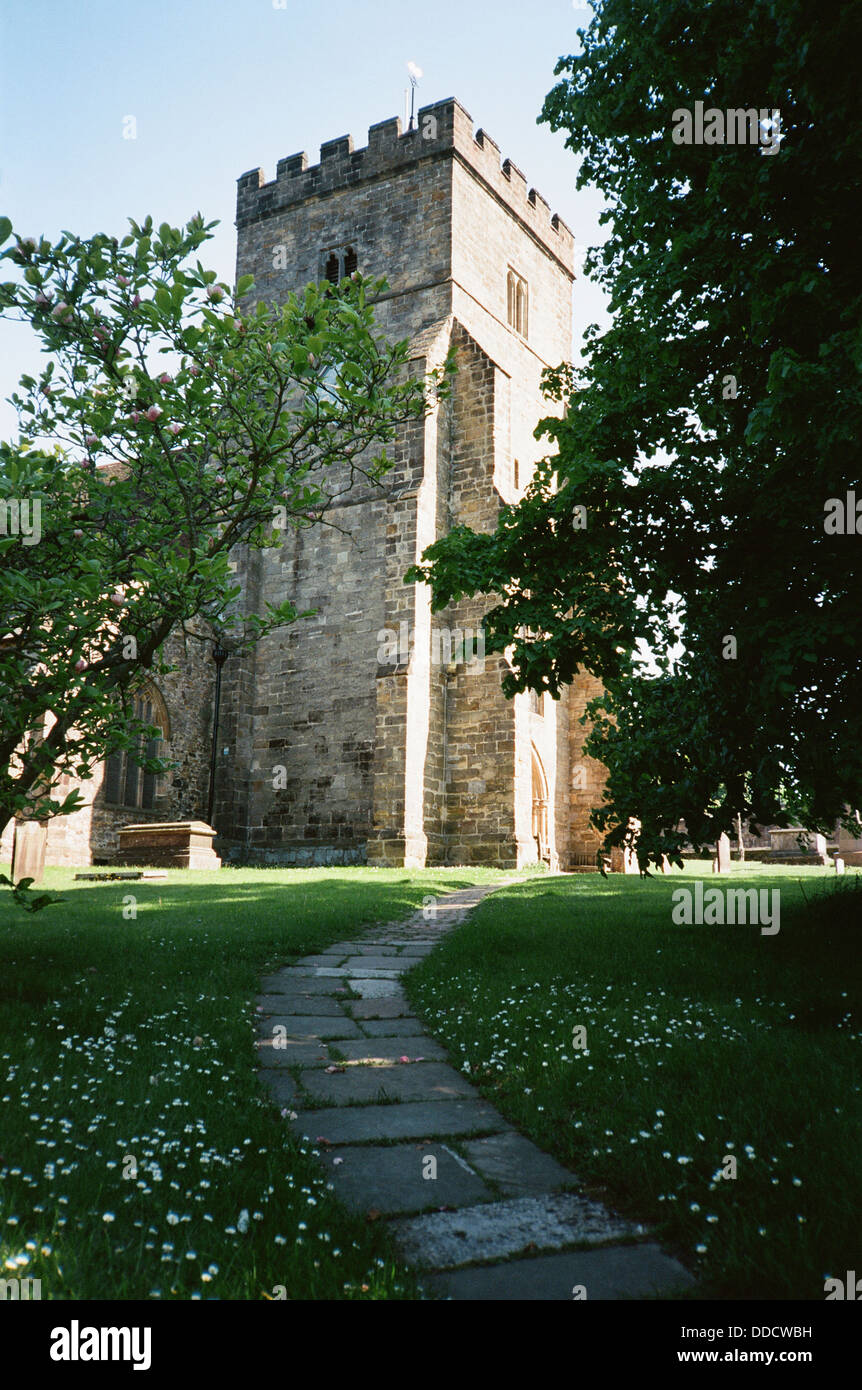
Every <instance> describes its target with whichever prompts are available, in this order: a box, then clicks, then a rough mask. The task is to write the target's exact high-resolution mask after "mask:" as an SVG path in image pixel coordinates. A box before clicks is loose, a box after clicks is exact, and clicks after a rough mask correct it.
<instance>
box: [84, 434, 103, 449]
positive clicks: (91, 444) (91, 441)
mask: <svg viewBox="0 0 862 1390" xmlns="http://www.w3.org/2000/svg"><path fill="white" fill-rule="evenodd" d="M98 442H99V436H98V435H97V434H88V435H87V437H86V439H85V440H84V443H85V444H86V446H87V448H88V449H95V447H96V445H97V444H98Z"/></svg>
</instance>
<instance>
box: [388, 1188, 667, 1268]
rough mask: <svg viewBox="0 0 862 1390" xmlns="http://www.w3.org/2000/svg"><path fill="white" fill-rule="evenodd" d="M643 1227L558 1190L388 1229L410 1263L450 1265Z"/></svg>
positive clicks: (611, 1237) (422, 1218) (631, 1232)
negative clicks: (540, 1195) (633, 1224)
mask: <svg viewBox="0 0 862 1390" xmlns="http://www.w3.org/2000/svg"><path fill="white" fill-rule="evenodd" d="M641 1229H642V1228H639V1227H634V1226H632V1225H630V1224H629V1222H627V1221H623V1220H622V1218H621V1217H617V1216H614V1215H613V1214H612V1213H611V1212H609V1211H608V1210H607V1209H606V1208H605V1207H603V1206H601V1205H600V1204H599V1203H598V1202H593V1201H591V1200H590V1199H589V1198H588V1197H581V1196H579V1195H578V1194H577V1193H574V1192H562V1193H551V1194H547V1195H545V1196H543V1197H516V1198H513V1199H512V1200H510V1201H506V1202H493V1203H490V1204H488V1205H485V1206H477V1207H464V1208H462V1210H461V1211H454V1212H450V1211H439V1212H434V1213H433V1214H432V1215H430V1216H416V1217H411V1218H409V1219H408V1220H404V1221H401V1220H399V1221H396V1222H393V1226H392V1233H393V1235H394V1236H395V1239H396V1241H397V1242H398V1244H399V1246H400V1247H401V1251H402V1253H403V1254H404V1256H405V1258H406V1259H407V1260H408V1261H409V1262H410V1263H411V1264H414V1265H416V1266H418V1267H420V1268H423V1269H454V1268H457V1266H458V1265H465V1264H472V1263H474V1262H476V1261H478V1260H504V1259H508V1258H510V1257H511V1256H512V1255H519V1254H522V1253H523V1252H524V1251H526V1250H529V1249H535V1250H559V1249H561V1248H562V1247H564V1246H566V1245H575V1244H584V1245H585V1244H592V1245H595V1244H600V1243H603V1242H606V1241H611V1240H621V1239H623V1238H625V1237H627V1236H632V1235H637V1234H639V1233H640V1230H641Z"/></svg>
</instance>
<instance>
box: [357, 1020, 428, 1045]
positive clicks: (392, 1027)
mask: <svg viewBox="0 0 862 1390" xmlns="http://www.w3.org/2000/svg"><path fill="white" fill-rule="evenodd" d="M359 1026H360V1028H361V1029H362V1031H363V1033H365V1034H366V1035H367V1036H368V1037H369V1038H394V1037H396V1036H400V1037H411V1038H413V1039H414V1041H415V1039H416V1038H424V1037H425V1029H424V1028H423V1026H422V1024H421V1023H420V1022H419V1020H418V1018H363V1019H360V1020H359Z"/></svg>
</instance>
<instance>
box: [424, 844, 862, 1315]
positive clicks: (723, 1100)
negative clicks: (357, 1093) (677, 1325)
mask: <svg viewBox="0 0 862 1390" xmlns="http://www.w3.org/2000/svg"><path fill="white" fill-rule="evenodd" d="M732 877H733V884H732V886H733V887H757V888H758V889H761V888H768V889H769V890H770V891H771V890H772V889H773V888H777V889H779V890H780V894H781V897H780V907H781V917H780V930H779V932H778V933H777V934H774V935H763V934H761V932H760V928H759V927H758V926H756V925H754V926H751V925H749V926H726V925H725V926H683V925H675V924H674V922H673V920H672V916H671V912H672V902H671V897H670V895H671V892H672V891H673V890H674V889H675V888H679V887H680V885H681V884H689V885H691V883H692V880H693V879H694V878H702V879H703V880H704V881H705V886H706V887H707V888H709V887H711V886H713V885H714V884H715V883H716V882H721V883H727V880H715V879H712V878H711V875H710V872H709V865H708V864H705V863H699V864H690V865H687V868H686V871H685V873H684V874H680V873H679V872H674V873H673V874H672V875H671V876H670V877H668V878H663V877H655V878H652V879H645V880H639V879H636V878H634V879H633V878H622V877H618V876H614V877H611V878H608V879H602V878H600V877H598V876H597V875H596V876H594V875H583V876H580V875H579V876H571V877H567V878H556V879H551V880H548V879H545V880H541V879H534V880H533V881H531V882H528V883H524V884H519V885H517V886H514V887H512V888H509V889H505V890H503V891H502V892H501V893H499V894H495V895H494V896H493V897H492V898H489V899H488V900H486V901H485V902H484V903H483V904H482V905H481V906H480V907H479V908H478V909H477V910H476V912H475V913H474V914H473V917H472V919H471V920H470V921H469V922H468V923H467V924H466V925H465V926H464V927H462V928H460V929H459V930H457V931H456V932H454V933H453V934H452V935H451V936H449V937H448V938H447V939H446V940H445V941H444V942H443V943H442V945H441V946H440V947H439V949H438V950H437V951H435V952H434V953H433V954H432V955H431V956H430V957H428V958H427V959H426V960H425V961H423V962H422V964H421V965H420V966H419V967H418V969H417V970H416V971H414V972H412V973H411V975H410V976H408V978H407V981H406V984H407V988H408V990H409V992H410V994H411V997H412V998H413V1001H414V1003H415V1004H416V1005H417V1007H418V1008H419V1009H421V1011H422V1013H423V1014H424V1016H425V1019H426V1021H427V1022H428V1023H429V1025H430V1026H431V1027H432V1028H433V1030H434V1031H435V1033H436V1034H437V1035H438V1037H440V1038H441V1039H442V1040H443V1042H444V1043H446V1045H447V1046H448V1047H449V1048H450V1049H451V1055H452V1061H453V1063H454V1064H455V1065H460V1066H461V1067H462V1069H463V1071H464V1072H465V1073H466V1074H469V1076H470V1077H471V1079H472V1080H474V1081H475V1082H476V1083H477V1084H478V1085H479V1086H480V1088H481V1089H482V1091H483V1093H484V1094H485V1095H486V1096H487V1097H488V1098H489V1099H491V1100H493V1102H494V1103H495V1104H496V1105H497V1106H498V1107H499V1108H500V1109H501V1110H502V1111H503V1113H504V1114H505V1115H507V1116H508V1118H509V1119H511V1120H512V1121H513V1122H514V1123H515V1124H516V1125H517V1126H518V1127H519V1128H520V1129H521V1130H523V1131H524V1132H525V1133H527V1134H529V1135H530V1136H531V1137H532V1138H533V1139H534V1140H535V1141H536V1142H537V1143H538V1144H540V1145H541V1146H542V1147H543V1148H546V1149H548V1150H549V1151H551V1152H552V1153H554V1154H555V1155H556V1156H557V1157H559V1158H560V1159H561V1160H562V1161H563V1162H565V1163H567V1164H569V1165H570V1166H571V1167H572V1168H573V1169H574V1170H575V1171H576V1172H577V1173H578V1174H579V1175H580V1176H581V1178H582V1179H583V1180H584V1182H585V1184H586V1188H587V1190H588V1191H589V1192H590V1193H592V1194H593V1195H595V1196H597V1197H599V1198H601V1199H602V1200H604V1201H606V1202H608V1203H611V1204H613V1205H614V1206H616V1207H617V1209H619V1210H621V1211H623V1212H624V1213H627V1214H629V1215H631V1216H633V1217H636V1218H638V1219H641V1220H646V1221H647V1222H649V1223H650V1224H651V1225H652V1226H653V1227H654V1228H655V1229H656V1231H657V1233H658V1236H659V1238H660V1239H661V1241H662V1242H663V1243H664V1245H665V1247H666V1248H667V1249H669V1250H671V1251H672V1252H675V1253H677V1254H678V1255H679V1256H680V1257H681V1258H682V1259H683V1261H684V1262H685V1263H686V1264H687V1265H688V1266H689V1267H690V1268H691V1269H692V1270H693V1272H694V1273H695V1274H696V1275H697V1277H698V1279H699V1290H698V1296H703V1297H718V1298H772V1299H779V1298H781V1299H818V1300H819V1299H823V1297H824V1288H823V1285H824V1280H825V1278H826V1277H828V1276H835V1277H840V1278H842V1279H843V1277H844V1273H845V1271H846V1270H848V1269H856V1270H858V1269H859V1268H860V1267H862V1266H860V1260H862V1248H860V1240H859V1212H860V1209H862V1171H860V1164H859V1154H860V1153H862V1109H860V1103H859V1091H860V1042H862V1034H860V1018H862V1008H860V1005H862V999H860V970H859V959H860V956H859V948H860V943H862V933H860V923H862V911H860V908H862V891H860V890H862V876H857V875H852V876H851V875H848V876H847V877H845V879H843V880H841V881H840V882H839V883H836V881H835V880H834V874H833V873H832V872H831V871H830V870H821V869H815V870H799V869H795V868H786V869H784V870H776V869H772V870H767V869H766V868H765V867H763V868H761V867H760V866H753V865H745V866H742V865H739V866H737V865H734V867H733V873H732ZM836 889H837V891H836ZM806 898H807V899H808V900H809V902H810V906H809V907H808V908H806ZM580 1027H583V1028H585V1029H586V1038H585V1043H586V1046H580V1047H579V1046H578V1045H577V1043H578V1042H581V1041H584V1039H582V1038H581V1036H580V1035H578V1034H575V1032H574V1031H573V1030H575V1029H577V1028H580ZM728 1155H729V1156H730V1158H732V1159H735V1160H736V1176H735V1177H731V1176H727V1177H725V1176H722V1173H723V1172H726V1173H728V1174H731V1173H732V1172H733V1166H734V1165H733V1164H732V1163H728V1162H727V1156H728Z"/></svg>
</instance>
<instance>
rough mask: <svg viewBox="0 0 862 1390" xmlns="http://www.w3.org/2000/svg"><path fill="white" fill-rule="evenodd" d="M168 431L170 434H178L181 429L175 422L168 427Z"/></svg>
mask: <svg viewBox="0 0 862 1390" xmlns="http://www.w3.org/2000/svg"><path fill="white" fill-rule="evenodd" d="M168 429H169V430H170V432H171V434H179V432H180V430H181V429H182V425H178V424H176V422H175V423H174V424H173V425H168Z"/></svg>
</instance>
